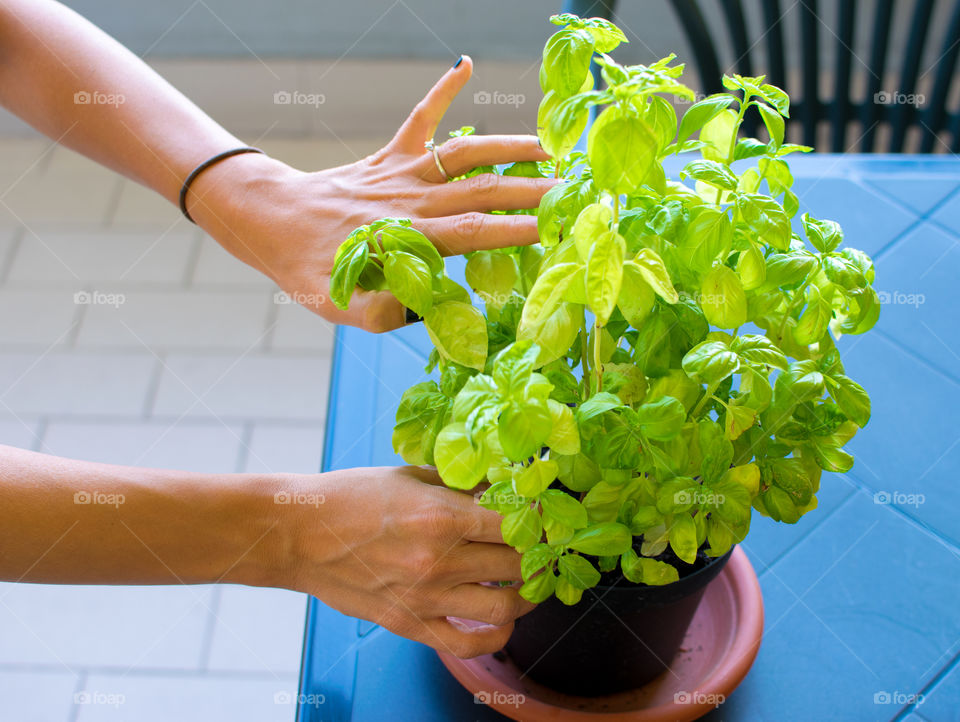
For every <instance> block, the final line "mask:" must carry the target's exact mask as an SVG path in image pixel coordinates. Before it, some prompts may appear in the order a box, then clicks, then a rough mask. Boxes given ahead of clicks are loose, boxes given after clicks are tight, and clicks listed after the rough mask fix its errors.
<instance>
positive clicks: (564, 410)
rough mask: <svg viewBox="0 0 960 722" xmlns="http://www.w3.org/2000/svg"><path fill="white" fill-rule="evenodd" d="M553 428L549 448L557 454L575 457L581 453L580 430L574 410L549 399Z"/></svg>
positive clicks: (549, 438) (548, 443) (548, 441)
mask: <svg viewBox="0 0 960 722" xmlns="http://www.w3.org/2000/svg"><path fill="white" fill-rule="evenodd" d="M547 407H548V408H549V409H550V418H551V420H552V426H551V428H550V435H549V436H548V437H547V446H548V447H549V448H550V450H551V451H553V452H555V453H557V454H564V455H574V454H578V453H579V452H580V429H578V428H577V422H576V421H575V420H574V418H573V410H572V409H571V408H570V407H569V406H567V405H566V404H561V403H559V402H558V401H554V400H553V399H547Z"/></svg>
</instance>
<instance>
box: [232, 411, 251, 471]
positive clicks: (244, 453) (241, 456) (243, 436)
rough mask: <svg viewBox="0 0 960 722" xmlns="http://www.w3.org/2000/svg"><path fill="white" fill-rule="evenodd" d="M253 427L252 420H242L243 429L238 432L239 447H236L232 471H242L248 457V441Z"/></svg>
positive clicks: (245, 466)
mask: <svg viewBox="0 0 960 722" xmlns="http://www.w3.org/2000/svg"><path fill="white" fill-rule="evenodd" d="M253 428H254V424H253V422H252V421H246V422H244V424H243V431H242V432H241V433H240V448H239V449H237V461H236V466H235V467H234V471H235V472H236V473H238V474H242V473H243V472H244V470H245V469H246V468H247V463H248V462H249V459H250V443H251V442H252V441H253Z"/></svg>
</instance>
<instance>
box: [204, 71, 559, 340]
mask: <svg viewBox="0 0 960 722" xmlns="http://www.w3.org/2000/svg"><path fill="white" fill-rule="evenodd" d="M471 72H472V62H471V61H470V59H469V58H466V57H465V58H464V59H463V62H461V63H460V65H459V66H457V67H454V68H451V69H450V70H449V71H447V73H446V74H445V75H444V76H443V77H442V78H441V79H440V81H439V82H438V83H437V84H436V85H435V86H434V87H433V88H432V89H431V90H430V92H429V93H428V94H427V95H426V97H425V98H424V99H423V100H422V101H421V102H420V103H419V104H418V105H417V106H416V108H414V110H413V112H412V113H411V114H410V117H409V118H407V120H406V122H405V123H404V124H403V126H402V127H401V128H400V130H399V131H398V132H397V134H396V135H395V136H394V137H393V139H392V140H391V141H390V142H389V143H388V144H387V145H386V146H385V147H384V148H383V149H381V150H379V151H377V152H376V153H374V154H373V155H371V156H369V157H367V158H364V159H363V160H359V161H357V162H356V163H351V164H350V165H345V166H341V167H339V168H331V169H329V170H324V171H319V172H316V173H306V172H302V171H299V170H295V169H293V168H291V167H290V166H287V165H286V164H284V163H281V162H280V161H277V160H275V159H272V158H269V157H266V156H263V155H255V154H248V155H239V156H234V157H233V158H230V159H227V160H225V161H222V162H221V163H218V164H217V165H215V166H213V167H211V168H210V169H209V170H207V171H205V172H204V173H203V174H202V175H201V176H199V177H198V178H197V181H196V182H195V184H194V185H193V186H192V187H191V191H190V193H191V198H190V200H189V209H190V213H191V215H192V216H193V217H194V218H195V219H196V220H197V222H198V223H199V224H200V225H201V226H203V228H204V229H205V230H206V231H207V232H208V233H210V235H211V236H213V237H214V238H215V239H216V240H217V241H218V242H220V243H221V244H222V245H223V246H224V247H225V248H226V249H227V250H228V251H230V252H231V253H233V254H234V255H235V256H237V257H238V258H240V259H241V260H243V261H245V262H246V263H248V264H249V265H251V266H253V267H254V268H256V269H258V270H260V271H262V272H263V273H265V274H266V275H268V276H270V277H271V278H272V279H273V280H274V281H276V282H277V284H278V285H279V286H280V287H281V288H282V289H283V290H284V291H286V292H287V293H288V295H290V296H291V298H292V299H293V300H294V301H296V302H298V303H301V304H302V305H304V306H306V307H307V308H309V309H310V310H312V311H314V312H316V313H318V314H320V315H321V316H323V317H324V318H326V319H328V320H330V321H332V322H335V323H341V324H349V325H352V326H359V327H361V328H364V329H366V330H368V331H373V332H382V331H389V330H390V329H393V328H396V327H398V326H401V325H403V323H404V309H403V307H402V306H401V305H400V303H399V302H398V301H397V300H396V299H395V298H394V297H393V296H392V295H391V294H390V293H388V292H366V291H359V292H357V293H355V294H354V296H353V298H352V299H351V303H350V308H349V310H347V311H342V310H340V309H338V308H337V307H336V306H334V305H333V303H332V302H331V301H330V298H329V288H330V272H331V269H332V266H333V259H334V254H335V253H336V251H337V248H338V247H339V245H340V243H341V242H342V241H343V240H344V239H345V238H346V237H347V236H348V235H349V234H350V232H351V231H353V230H354V229H355V228H357V227H358V226H361V225H364V224H367V223H370V222H372V221H374V220H377V219H379V218H385V217H394V218H410V219H411V220H412V221H413V225H414V227H415V228H417V229H418V230H420V231H421V232H423V233H424V234H425V235H426V236H427V237H428V238H429V239H430V240H431V241H432V242H433V243H434V244H435V245H436V247H437V248H438V249H439V250H440V252H441V254H443V255H454V254H461V253H466V252H468V251H474V250H478V249H484V248H497V247H503V246H516V245H524V244H532V243H535V242H536V241H537V227H536V218H534V217H533V216H527V215H491V214H489V213H487V212H486V211H492V210H511V209H522V208H536V207H537V205H539V203H540V198H541V197H542V196H543V194H544V193H546V191H547V190H549V189H550V188H551V187H552V186H553V185H554V184H555V183H556V181H555V180H552V179H543V178H519V177H508V176H501V175H495V174H490V173H484V174H480V175H476V176H473V177H471V178H466V179H462V180H456V181H452V182H449V183H448V182H446V179H445V178H444V177H443V175H442V174H441V171H440V169H439V168H438V167H437V164H436V162H435V159H434V156H433V153H432V152H430V151H428V150H427V149H426V148H425V143H426V141H428V140H430V139H432V138H433V134H434V133H435V131H436V129H437V125H438V124H439V123H440V120H441V119H442V117H443V115H444V113H445V112H446V110H447V108H448V107H449V105H450V103H451V101H453V99H454V98H455V97H456V95H457V93H458V92H459V91H460V90H461V89H462V88H463V86H464V85H465V84H466V82H467V80H469V78H470V74H471ZM439 158H440V163H441V165H442V167H443V169H444V171H445V172H446V174H447V176H448V177H449V178H455V177H457V176H460V175H462V174H464V173H466V172H467V171H469V170H471V169H473V168H476V167H478V166H483V165H494V164H502V163H511V162H516V161H540V160H546V159H547V158H548V156H547V155H546V153H544V152H543V150H542V149H541V148H540V145H539V142H538V141H537V138H536V136H497V135H494V136H466V137H459V138H452V139H450V140H448V141H446V142H445V143H443V145H442V146H441V147H439Z"/></svg>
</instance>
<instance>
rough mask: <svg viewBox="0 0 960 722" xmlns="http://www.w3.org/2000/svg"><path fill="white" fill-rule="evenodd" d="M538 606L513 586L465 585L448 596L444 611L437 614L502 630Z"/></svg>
mask: <svg viewBox="0 0 960 722" xmlns="http://www.w3.org/2000/svg"><path fill="white" fill-rule="evenodd" d="M535 606H536V605H535V604H531V603H530V602H528V601H527V600H526V599H524V598H523V597H521V596H520V594H519V593H518V592H517V590H516V589H513V588H511V587H483V586H480V585H479V584H461V585H460V586H458V587H454V588H453V589H451V590H450V591H449V592H448V593H447V594H445V595H444V597H443V599H442V607H443V608H442V609H438V610H437V612H438V613H439V614H444V615H446V616H452V617H459V618H460V619H468V620H473V621H477V622H483V623H485V624H493V625H496V626H498V627H502V626H503V625H505V624H510V623H511V622H513V620H515V619H517V618H518V617H522V616H523V615H524V614H526V613H527V612H529V611H531V610H532V609H533V608H534V607H535Z"/></svg>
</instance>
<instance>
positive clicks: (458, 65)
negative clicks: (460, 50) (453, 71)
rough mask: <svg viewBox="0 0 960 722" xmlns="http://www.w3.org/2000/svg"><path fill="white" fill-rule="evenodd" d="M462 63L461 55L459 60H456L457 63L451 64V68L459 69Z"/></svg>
mask: <svg viewBox="0 0 960 722" xmlns="http://www.w3.org/2000/svg"><path fill="white" fill-rule="evenodd" d="M462 62H463V56H462V55H461V56H460V57H459V58H457V62H455V63H454V64H453V67H455V68H459V67H460V63H462Z"/></svg>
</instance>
